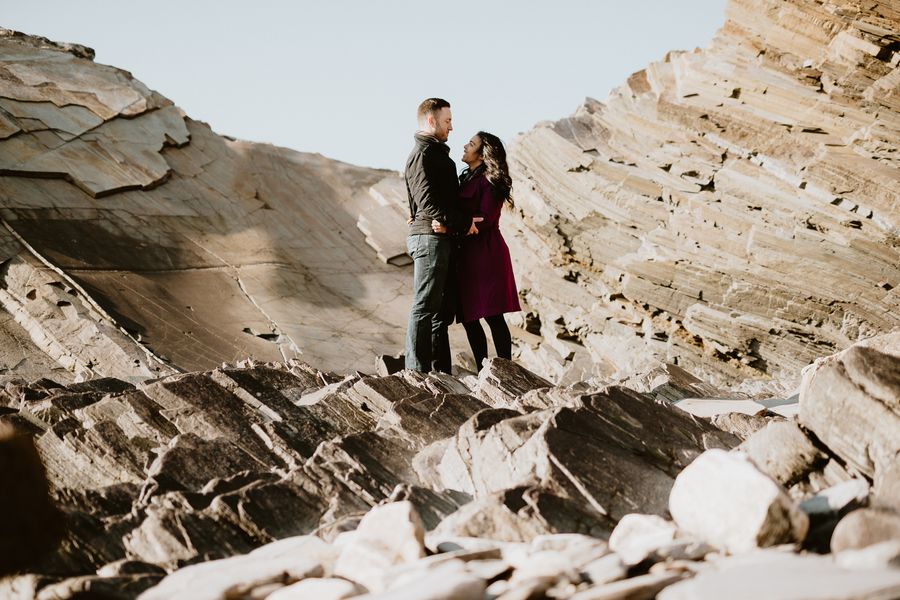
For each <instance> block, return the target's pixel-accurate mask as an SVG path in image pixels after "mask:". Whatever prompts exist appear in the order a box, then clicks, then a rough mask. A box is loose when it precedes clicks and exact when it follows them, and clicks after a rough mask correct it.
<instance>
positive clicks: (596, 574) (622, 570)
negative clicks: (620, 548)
mask: <svg viewBox="0 0 900 600" xmlns="http://www.w3.org/2000/svg"><path fill="white" fill-rule="evenodd" d="M581 572H582V573H583V574H584V575H586V576H587V578H588V580H590V582H591V583H593V584H595V585H599V584H601V583H609V582H611V581H618V580H619V579H623V578H624V577H625V575H626V574H627V573H628V566H627V565H626V564H625V563H624V562H623V561H622V557H621V556H619V555H618V554H616V553H615V552H614V553H612V554H607V555H606V556H604V557H602V558H598V559H597V560H592V561H591V562H589V563H588V564H586V565H585V566H584V567H582V569H581Z"/></svg>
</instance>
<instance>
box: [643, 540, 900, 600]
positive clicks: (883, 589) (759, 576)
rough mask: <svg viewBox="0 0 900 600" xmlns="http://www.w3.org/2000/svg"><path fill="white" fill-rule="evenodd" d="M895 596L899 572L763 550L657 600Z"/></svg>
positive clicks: (878, 599) (880, 599) (872, 599)
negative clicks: (845, 566) (854, 567)
mask: <svg viewBox="0 0 900 600" xmlns="http://www.w3.org/2000/svg"><path fill="white" fill-rule="evenodd" d="M898 596H900V570H898V569H871V570H868V569H867V570H851V569H845V568H841V567H839V566H838V565H836V564H835V563H834V561H833V560H832V559H831V558H830V557H823V556H816V555H806V556H797V555H793V554H788V553H784V552H767V553H762V554H760V555H756V556H755V555H752V554H751V555H748V556H746V557H740V558H735V559H730V560H727V561H723V562H722V563H721V564H720V565H718V566H717V568H715V569H709V570H705V571H703V572H702V573H700V574H698V575H696V576H695V577H693V578H691V579H687V580H685V581H683V582H680V583H677V584H675V585H673V586H671V587H668V588H666V589H665V590H663V591H662V592H661V593H660V594H659V596H658V598H659V600H721V599H722V598H729V599H730V600H758V599H760V598H766V599H767V600H836V599H848V600H849V599H851V598H852V599H854V600H886V599H887V598H896V597H898Z"/></svg>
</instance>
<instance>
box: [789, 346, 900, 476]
mask: <svg viewBox="0 0 900 600" xmlns="http://www.w3.org/2000/svg"><path fill="white" fill-rule="evenodd" d="M800 422H801V423H802V424H803V425H804V426H805V427H807V428H808V429H809V430H811V431H812V432H813V433H815V434H816V437H818V438H819V439H820V440H821V441H822V442H823V443H824V444H825V445H826V446H828V448H829V449H830V450H831V451H832V452H834V453H835V454H836V455H838V456H839V457H841V458H842V459H843V460H844V461H846V462H847V463H848V464H849V465H851V466H852V467H853V468H855V469H856V470H858V471H859V472H860V473H863V474H865V475H866V476H868V477H869V478H873V477H875V476H876V473H877V472H878V470H879V469H880V468H883V469H885V470H888V469H890V468H892V467H893V465H895V464H896V462H897V460H898V458H900V331H898V332H896V333H891V334H887V335H884V336H878V337H875V338H872V339H870V340H866V341H864V342H861V343H859V344H857V345H854V346H852V347H850V348H848V349H847V350H845V351H843V352H841V353H839V354H836V355H834V356H829V357H827V358H823V359H821V360H819V361H816V363H815V364H813V365H810V367H809V368H808V369H807V370H806V371H805V372H804V375H803V383H802V385H801V388H800Z"/></svg>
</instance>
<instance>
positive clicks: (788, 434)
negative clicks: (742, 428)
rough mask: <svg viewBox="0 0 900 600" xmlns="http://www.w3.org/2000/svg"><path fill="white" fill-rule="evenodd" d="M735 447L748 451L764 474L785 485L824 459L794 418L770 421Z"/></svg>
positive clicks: (800, 476) (793, 481)
mask: <svg viewBox="0 0 900 600" xmlns="http://www.w3.org/2000/svg"><path fill="white" fill-rule="evenodd" d="M736 450H739V451H742V452H746V453H747V456H749V457H750V460H752V461H753V462H754V464H756V466H757V467H759V469H760V470H761V471H762V472H763V473H765V474H767V475H769V476H770V477H771V478H772V479H774V480H775V481H777V482H778V483H780V484H781V485H783V486H786V487H787V486H790V485H791V484H793V483H795V482H796V481H798V480H799V479H801V478H802V477H804V476H805V475H806V474H808V473H809V472H810V471H811V470H813V468H815V466H816V464H817V463H819V462H824V461H825V455H824V454H823V453H822V452H821V451H820V450H819V449H818V448H816V447H815V446H814V445H813V443H812V442H811V441H810V439H809V438H808V437H807V436H806V434H805V433H804V432H803V430H801V429H800V427H799V426H798V425H797V423H796V422H795V421H773V422H770V423H768V424H767V425H766V427H765V428H764V429H761V430H759V431H757V432H756V433H754V434H753V435H751V436H750V437H749V438H747V439H746V440H745V441H744V442H743V443H742V444H741V445H740V446H738V447H737V448H736Z"/></svg>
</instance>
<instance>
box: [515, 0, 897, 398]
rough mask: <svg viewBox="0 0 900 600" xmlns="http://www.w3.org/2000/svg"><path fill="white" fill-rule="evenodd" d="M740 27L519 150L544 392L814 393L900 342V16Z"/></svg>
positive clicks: (881, 2)
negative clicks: (881, 338)
mask: <svg viewBox="0 0 900 600" xmlns="http://www.w3.org/2000/svg"><path fill="white" fill-rule="evenodd" d="M726 19H727V20H726V22H725V25H724V26H723V27H722V28H721V29H720V30H719V32H718V33H717V35H716V36H715V39H714V40H713V42H712V43H711V45H710V46H709V47H708V48H705V49H702V50H695V51H692V52H670V53H669V54H668V55H666V57H665V59H664V60H663V61H661V62H658V63H653V64H651V65H649V66H648V67H647V68H646V69H644V70H642V71H639V72H637V73H635V74H633V75H632V76H631V77H630V78H629V79H628V81H627V82H626V83H625V84H624V85H622V86H621V87H619V88H617V89H615V90H614V91H613V92H612V93H610V95H609V98H608V99H607V100H606V101H605V102H604V103H601V102H598V101H595V100H590V99H589V100H588V101H586V102H585V104H584V105H583V106H581V107H580V108H579V109H578V111H577V112H576V113H575V114H574V115H572V116H571V117H569V118H566V119H562V120H560V121H557V122H552V123H544V124H541V125H538V126H537V127H535V128H534V129H533V130H531V131H530V132H528V133H527V134H525V135H524V136H523V137H522V138H520V139H519V140H517V142H516V145H515V149H514V151H513V152H512V157H513V166H514V168H515V172H516V176H515V181H516V201H517V207H518V211H517V212H518V215H519V218H518V220H517V221H518V222H517V223H516V225H515V228H516V235H514V236H508V237H510V238H511V239H512V240H513V242H514V248H513V253H514V256H515V259H516V261H517V262H518V264H526V265H527V264H536V265H541V266H542V268H540V269H520V271H519V272H520V277H521V279H522V281H521V288H522V289H523V292H524V297H525V299H526V300H527V302H528V304H529V305H530V308H531V310H532V311H533V313H534V315H533V317H532V321H533V326H532V327H531V328H530V329H532V330H534V331H535V332H536V331H537V329H538V328H537V325H538V324H539V327H540V334H541V335H542V337H543V340H544V343H543V344H541V345H540V347H539V348H540V349H539V350H537V351H534V352H532V351H530V350H529V351H525V352H523V356H522V360H524V361H526V362H525V364H527V365H529V366H531V367H533V368H535V369H536V370H537V371H538V372H541V373H548V374H551V373H552V374H553V377H554V380H558V378H564V377H566V376H567V375H566V374H567V373H569V372H571V375H568V377H569V379H568V380H564V381H574V380H577V379H583V378H586V377H588V376H589V375H591V374H593V375H597V376H600V377H611V376H615V377H619V378H623V377H630V376H631V375H633V374H634V373H635V372H641V371H646V370H647V369H648V368H651V367H652V366H654V365H655V364H656V363H657V362H658V361H660V360H662V361H663V362H677V364H678V365H680V366H682V367H684V368H686V369H687V370H688V371H691V372H692V373H694V374H695V375H699V376H701V378H703V379H706V380H708V381H710V382H712V383H715V384H719V385H734V384H736V383H737V382H739V381H741V380H744V379H749V378H761V377H767V376H774V377H776V378H794V379H795V378H796V377H797V376H798V375H799V371H800V369H801V368H802V367H804V366H805V365H807V364H808V363H809V362H811V361H812V360H813V359H815V358H817V357H819V356H824V355H828V354H831V353H832V352H834V351H836V350H840V349H843V348H846V347H847V346H848V345H850V344H851V343H853V342H855V341H857V340H859V339H863V338H865V337H870V336H872V335H873V334H876V333H879V332H886V331H890V330H891V329H892V328H894V327H897V326H898V325H900V291H898V289H897V288H898V285H900V242H898V239H900V238H898V235H900V203H898V202H897V198H898V196H900V168H898V167H900V162H898V158H900V157H898V146H897V142H898V139H900V110H898V109H900V68H898V65H900V45H898V44H900V26H898V24H900V8H898V5H897V3H896V2H893V1H890V0H873V1H872V2H862V3H861V2H819V1H817V0H790V1H788V2H785V1H782V0H731V2H729V4H728V8H727V12H726ZM601 60H602V58H601ZM546 265H553V268H552V269H550V268H546ZM535 317H536V318H535ZM553 365H555V369H554V368H551V366H553ZM554 370H555V373H554Z"/></svg>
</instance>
